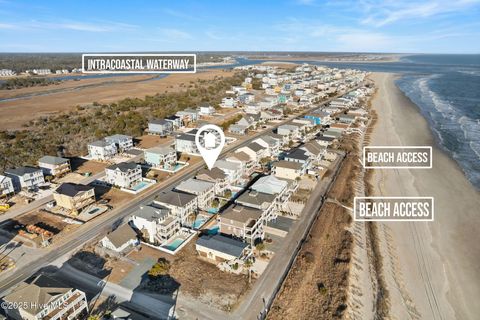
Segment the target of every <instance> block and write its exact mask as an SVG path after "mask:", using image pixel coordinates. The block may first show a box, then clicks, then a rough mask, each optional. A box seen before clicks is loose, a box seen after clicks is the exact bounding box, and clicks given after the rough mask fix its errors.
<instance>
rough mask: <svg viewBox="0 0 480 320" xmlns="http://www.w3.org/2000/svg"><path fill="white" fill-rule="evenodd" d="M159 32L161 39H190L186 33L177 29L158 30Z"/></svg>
mask: <svg viewBox="0 0 480 320" xmlns="http://www.w3.org/2000/svg"><path fill="white" fill-rule="evenodd" d="M159 32H160V34H161V35H162V36H163V37H165V38H167V39H170V40H186V39H191V38H192V36H191V35H190V34H189V33H188V32H185V31H182V30H179V29H170V28H160V29H159Z"/></svg>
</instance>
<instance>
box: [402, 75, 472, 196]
mask: <svg viewBox="0 0 480 320" xmlns="http://www.w3.org/2000/svg"><path fill="white" fill-rule="evenodd" d="M442 76H443V75H441V74H433V75H416V76H410V75H405V76H403V77H402V78H401V79H400V80H399V81H398V82H397V85H398V87H399V88H400V89H401V90H402V91H403V92H404V93H405V94H406V95H407V96H408V97H409V98H410V99H411V100H412V101H413V102H414V103H415V104H417V106H418V107H419V109H420V111H421V113H422V114H423V116H424V117H425V118H426V119H427V121H428V123H429V125H430V128H431V130H432V133H433V135H434V136H435V137H436V140H437V143H438V145H439V146H440V147H441V148H442V149H444V150H445V151H446V152H448V153H449V154H450V155H451V157H452V158H453V159H455V161H457V162H458V164H459V165H460V167H461V168H462V170H463V172H464V173H465V175H466V177H467V178H468V179H469V180H470V181H471V182H472V183H473V184H474V185H475V186H476V187H477V188H479V189H480V161H479V160H480V119H475V118H473V117H476V115H475V114H471V113H465V110H462V108H461V106H456V105H455V103H456V102H455V100H454V99H453V98H451V100H450V98H449V97H446V96H442V95H441V94H443V93H441V91H440V92H438V93H437V92H435V91H434V90H433V89H432V86H433V87H434V88H437V89H438V85H439V81H442V79H441V78H440V77H442ZM440 90H441V89H440ZM457 103H458V102H457Z"/></svg>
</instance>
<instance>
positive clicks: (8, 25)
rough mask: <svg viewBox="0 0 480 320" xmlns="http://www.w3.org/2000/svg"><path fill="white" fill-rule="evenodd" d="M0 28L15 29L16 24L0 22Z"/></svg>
mask: <svg viewBox="0 0 480 320" xmlns="http://www.w3.org/2000/svg"><path fill="white" fill-rule="evenodd" d="M2 29H17V26H15V25H13V24H9V23H0V30H2Z"/></svg>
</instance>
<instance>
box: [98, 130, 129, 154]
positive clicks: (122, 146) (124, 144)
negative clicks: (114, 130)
mask: <svg viewBox="0 0 480 320" xmlns="http://www.w3.org/2000/svg"><path fill="white" fill-rule="evenodd" d="M105 142H106V143H110V144H111V143H114V144H115V146H116V147H117V150H118V152H120V153H122V152H124V151H126V150H129V149H131V148H133V138H132V137H131V136H126V135H124V134H114V135H112V136H108V137H105Z"/></svg>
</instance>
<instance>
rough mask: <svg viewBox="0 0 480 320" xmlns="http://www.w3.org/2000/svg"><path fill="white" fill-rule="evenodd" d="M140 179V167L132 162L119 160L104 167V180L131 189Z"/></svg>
mask: <svg viewBox="0 0 480 320" xmlns="http://www.w3.org/2000/svg"><path fill="white" fill-rule="evenodd" d="M141 181H142V167H141V166H140V165H139V164H136V163H133V162H120V163H117V164H114V165H111V166H109V167H106V168H105V182H107V183H108V184H110V185H113V186H116V187H119V188H125V189H132V188H133V187H135V186H136V185H137V184H138V183H140V182H141Z"/></svg>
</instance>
